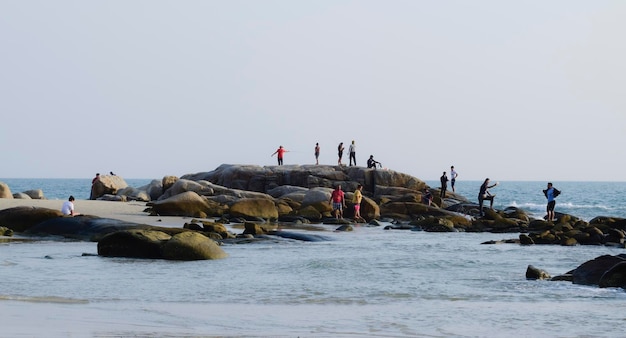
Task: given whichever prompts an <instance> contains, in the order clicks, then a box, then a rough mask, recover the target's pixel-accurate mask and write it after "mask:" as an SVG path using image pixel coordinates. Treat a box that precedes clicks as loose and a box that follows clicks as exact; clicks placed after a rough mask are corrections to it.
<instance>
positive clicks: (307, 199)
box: [301, 188, 333, 213]
mask: <svg viewBox="0 0 626 338" xmlns="http://www.w3.org/2000/svg"><path fill="white" fill-rule="evenodd" d="M332 191H333V189H331V188H312V189H309V191H307V192H306V194H304V199H303V200H302V205H301V207H302V208H306V207H308V206H311V207H313V208H314V209H315V210H317V211H319V212H320V213H324V212H329V211H332V209H333V208H332V205H330V203H329V202H328V201H329V200H330V196H331V193H332Z"/></svg>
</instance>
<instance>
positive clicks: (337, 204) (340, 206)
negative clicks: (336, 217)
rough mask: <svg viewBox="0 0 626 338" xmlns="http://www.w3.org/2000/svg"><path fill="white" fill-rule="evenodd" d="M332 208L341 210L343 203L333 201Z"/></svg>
mask: <svg viewBox="0 0 626 338" xmlns="http://www.w3.org/2000/svg"><path fill="white" fill-rule="evenodd" d="M333 210H343V205H342V204H341V203H335V202H333Z"/></svg>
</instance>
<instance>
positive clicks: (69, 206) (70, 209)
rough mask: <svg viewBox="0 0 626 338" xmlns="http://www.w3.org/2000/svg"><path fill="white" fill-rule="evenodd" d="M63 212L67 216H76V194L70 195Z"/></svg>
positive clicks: (64, 204) (62, 209)
mask: <svg viewBox="0 0 626 338" xmlns="http://www.w3.org/2000/svg"><path fill="white" fill-rule="evenodd" d="M61 213H63V215H65V216H76V215H78V214H77V213H76V212H75V211H74V196H70V198H69V199H68V200H67V201H65V202H64V203H63V206H62V207H61Z"/></svg>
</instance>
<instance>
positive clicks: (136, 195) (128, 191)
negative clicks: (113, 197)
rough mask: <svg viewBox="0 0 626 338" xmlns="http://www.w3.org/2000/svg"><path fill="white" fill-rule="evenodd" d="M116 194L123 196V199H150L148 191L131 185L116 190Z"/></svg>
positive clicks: (142, 200)
mask: <svg viewBox="0 0 626 338" xmlns="http://www.w3.org/2000/svg"><path fill="white" fill-rule="evenodd" d="M117 196H124V198H123V200H126V201H141V202H150V200H151V199H150V196H149V195H148V192H146V191H145V190H141V189H138V188H133V187H126V188H124V189H122V190H120V191H118V192H117Z"/></svg>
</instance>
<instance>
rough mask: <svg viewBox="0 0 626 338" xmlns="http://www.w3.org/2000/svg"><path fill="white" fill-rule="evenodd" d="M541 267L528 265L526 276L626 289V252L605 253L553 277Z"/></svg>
mask: <svg viewBox="0 0 626 338" xmlns="http://www.w3.org/2000/svg"><path fill="white" fill-rule="evenodd" d="M549 276H550V275H549V274H548V273H547V272H545V271H543V270H540V269H537V268H535V267H533V266H532V265H529V266H528V269H527V270H526V278H528V279H550V280H551V281H569V282H572V283H574V284H581V285H592V286H598V287H601V288H608V287H616V288H623V289H626V254H620V255H617V256H611V255H603V256H599V257H596V258H594V259H592V260H590V261H587V262H585V263H583V264H581V265H579V266H578V267H577V268H576V269H574V270H571V271H569V272H567V273H565V274H563V275H559V276H555V277H553V278H550V277H549Z"/></svg>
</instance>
